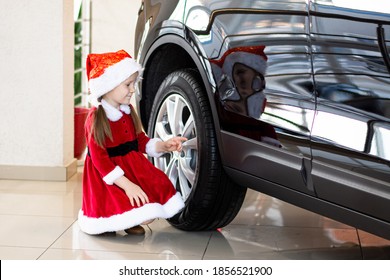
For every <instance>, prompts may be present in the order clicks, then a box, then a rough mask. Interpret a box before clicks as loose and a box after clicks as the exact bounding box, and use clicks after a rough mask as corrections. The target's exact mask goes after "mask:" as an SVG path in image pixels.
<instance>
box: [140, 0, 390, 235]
mask: <svg viewBox="0 0 390 280" xmlns="http://www.w3.org/2000/svg"><path fill="white" fill-rule="evenodd" d="M151 2H153V5H152V4H151ZM199 3H201V4H199ZM139 15H140V17H139V19H138V24H137V29H136V40H135V41H136V43H135V50H136V51H139V53H136V57H137V59H138V60H139V61H140V62H141V63H142V64H143V65H144V66H145V74H144V76H145V77H147V78H148V79H145V80H144V82H143V83H142V85H141V89H142V90H141V92H142V95H141V94H139V95H138V96H137V102H138V103H139V104H140V105H141V106H139V107H141V108H144V110H143V111H141V117H142V119H143V122H144V124H145V125H146V124H147V123H148V114H147V112H148V109H149V108H150V107H151V103H152V101H153V93H155V92H156V90H157V88H158V86H159V84H160V83H161V81H162V80H163V79H164V78H165V76H167V75H168V74H169V73H171V72H173V71H174V70H177V69H181V68H189V67H190V68H194V69H197V70H198V71H199V73H200V75H201V77H202V79H203V84H204V86H205V89H206V91H207V92H208V95H209V101H210V106H211V110H212V113H213V118H214V123H215V127H216V133H217V139H218V144H219V149H220V154H221V158H222V162H223V164H224V166H225V169H226V170H227V173H228V174H229V175H230V176H231V178H233V179H234V180H235V181H236V182H238V183H239V184H244V185H245V186H247V187H250V188H254V189H256V190H258V191H261V192H264V193H267V194H270V195H272V196H275V197H278V198H280V199H283V200H285V201H287V202H289V203H292V204H294V205H297V206H300V207H304V208H306V209H309V210H311V211H314V212H317V213H320V214H323V215H326V216H329V217H331V218H333V219H336V220H339V221H342V222H344V223H347V224H350V225H353V226H356V227H358V228H361V229H364V230H367V231H370V232H373V233H375V234H377V235H380V236H382V237H385V238H388V239H390V211H389V208H390V157H389V152H388V149H389V148H387V147H386V146H385V142H384V138H386V137H387V138H386V139H389V136H388V134H389V133H390V106H389V105H390V75H389V69H388V68H389V65H390V64H389V57H388V49H389V46H390V41H389V40H390V39H389V38H390V15H388V14H380V13H371V12H362V11H358V10H351V9H346V8H340V7H334V6H331V5H320V4H315V3H311V2H310V3H309V4H307V3H306V1H297V0H296V1H212V0H210V1H190V0H188V1H173V0H169V1H143V4H142V6H141V8H140V13H139ZM197 17H199V18H201V19H202V20H197ZM385 40H386V41H385ZM259 45H262V46H265V49H264V52H265V54H266V56H267V58H268V59H267V64H268V67H267V71H266V73H265V75H264V76H265V80H266V88H265V89H264V91H263V92H264V94H265V96H266V99H267V105H266V108H265V110H264V112H263V113H262V114H261V115H260V116H259V117H258V118H253V117H250V116H245V115H242V114H237V113H236V112H233V111H229V110H227V109H225V108H224V107H223V106H222V105H221V102H220V98H219V91H220V88H219V82H220V79H221V76H220V75H219V74H218V73H217V72H216V71H215V67H214V66H213V64H212V62H211V61H212V60H217V59H219V58H221V57H222V56H223V54H224V53H225V52H226V51H228V50H229V49H231V48H235V47H240V46H259ZM384 46H385V47H384ZM163 48H170V49H171V50H174V51H170V52H164V51H161V50H162V49H163ZM160 53H161V54H160ZM166 53H169V54H171V55H170V56H165V55H164V54H166ZM156 61H158V63H156ZM151 72H153V73H151ZM149 75H150V76H149ZM226 115H228V116H226ZM232 118H233V119H235V121H236V122H238V123H239V125H241V126H242V127H244V128H246V129H247V130H249V131H254V130H255V131H260V132H261V131H262V130H264V131H265V129H264V127H267V128H269V127H270V126H271V127H272V129H273V130H274V132H275V134H276V138H277V141H279V142H280V146H275V145H270V144H269V143H266V142H262V141H260V140H259V139H260V138H258V137H257V136H251V135H250V134H248V133H242V129H241V130H237V129H236V128H235V126H234V125H233V124H232V123H234V121H232V120H233V119H232ZM354 131H356V133H355V132H354ZM255 134H256V133H255ZM380 137H382V140H381V139H380ZM381 141H382V142H381ZM374 144H375V145H374ZM387 146H389V145H388V144H387ZM232 147H234V151H235V152H234V153H232V152H231V150H232Z"/></svg>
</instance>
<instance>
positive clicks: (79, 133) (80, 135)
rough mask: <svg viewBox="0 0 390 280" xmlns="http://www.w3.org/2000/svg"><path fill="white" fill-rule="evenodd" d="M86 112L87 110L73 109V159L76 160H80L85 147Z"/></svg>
mask: <svg viewBox="0 0 390 280" xmlns="http://www.w3.org/2000/svg"><path fill="white" fill-rule="evenodd" d="M88 111H89V109H88V108H81V107H75V108H74V157H75V158H77V159H81V156H82V155H83V153H84V151H85V148H86V146H87V144H86V140H85V135H84V124H85V120H86V119H87V115H88Z"/></svg>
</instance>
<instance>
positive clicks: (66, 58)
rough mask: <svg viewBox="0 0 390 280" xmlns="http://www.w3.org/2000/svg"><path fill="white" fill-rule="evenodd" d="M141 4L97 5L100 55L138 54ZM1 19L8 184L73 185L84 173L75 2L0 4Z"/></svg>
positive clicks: (114, 0) (2, 138)
mask: <svg viewBox="0 0 390 280" xmlns="http://www.w3.org/2000/svg"><path fill="white" fill-rule="evenodd" d="M140 3H141V0H110V1H107V0H92V52H108V51H116V50H119V49H125V50H126V51H128V52H129V53H130V54H131V55H133V53H134V51H133V34H134V29H135V23H136V19H137V12H138V8H139V6H140ZM0 21H1V24H0V61H1V63H0V77H1V78H0V106H1V109H0V179H37V180H67V179H68V178H69V177H70V176H72V175H73V174H75V172H76V169H77V161H76V159H74V157H73V139H74V136H73V135H74V125H73V121H74V119H73V116H74V114H73V63H74V61H73V55H74V54H73V40H74V37H73V31H74V25H73V24H74V23H73V0H50V1H48V0H34V1H31V0H17V1H14V0H0ZM84 63H85V62H84Z"/></svg>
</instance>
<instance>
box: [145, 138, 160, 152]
mask: <svg viewBox="0 0 390 280" xmlns="http://www.w3.org/2000/svg"><path fill="white" fill-rule="evenodd" d="M157 142H162V140H161V139H160V138H152V139H150V140H149V142H148V143H147V144H146V153H147V154H148V156H151V157H161V156H162V155H163V154H164V153H158V152H157V151H156V143H157Z"/></svg>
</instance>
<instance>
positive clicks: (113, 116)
mask: <svg viewBox="0 0 390 280" xmlns="http://www.w3.org/2000/svg"><path fill="white" fill-rule="evenodd" d="M101 104H102V106H103V109H104V112H106V116H107V118H108V119H109V120H110V121H112V122H116V121H118V120H120V118H122V116H123V113H122V112H124V113H126V114H130V112H131V109H130V106H129V105H123V104H122V105H120V106H119V108H120V110H118V109H117V108H115V107H114V106H112V105H111V104H110V103H108V102H107V101H106V100H104V99H102V102H101Z"/></svg>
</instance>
